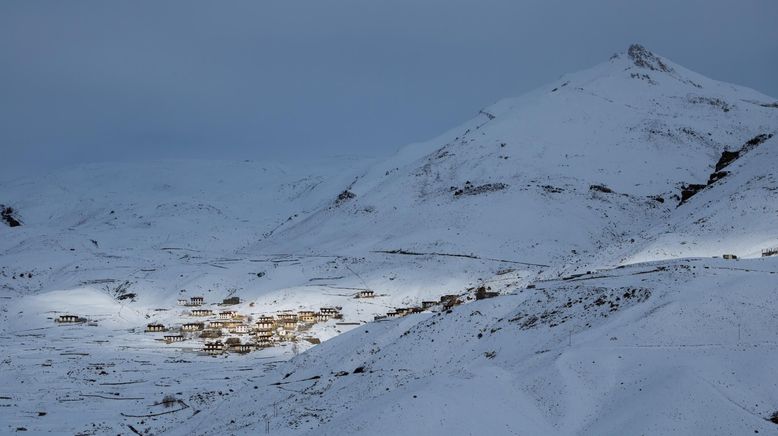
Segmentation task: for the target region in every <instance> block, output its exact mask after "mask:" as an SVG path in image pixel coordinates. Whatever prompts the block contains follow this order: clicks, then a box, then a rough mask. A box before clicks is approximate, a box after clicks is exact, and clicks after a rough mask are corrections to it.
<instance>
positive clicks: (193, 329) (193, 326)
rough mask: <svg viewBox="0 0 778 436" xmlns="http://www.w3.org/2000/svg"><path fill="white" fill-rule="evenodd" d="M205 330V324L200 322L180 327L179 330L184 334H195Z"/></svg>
mask: <svg viewBox="0 0 778 436" xmlns="http://www.w3.org/2000/svg"><path fill="white" fill-rule="evenodd" d="M204 328H205V324H203V323H201V322H188V323H186V324H184V325H182V326H181V330H182V331H185V332H197V331H200V330H202V329H204Z"/></svg>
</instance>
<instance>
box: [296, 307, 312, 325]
mask: <svg viewBox="0 0 778 436" xmlns="http://www.w3.org/2000/svg"><path fill="white" fill-rule="evenodd" d="M297 319H299V320H300V322H305V323H308V324H313V323H315V322H316V312H314V311H312V310H301V311H299V312H297Z"/></svg>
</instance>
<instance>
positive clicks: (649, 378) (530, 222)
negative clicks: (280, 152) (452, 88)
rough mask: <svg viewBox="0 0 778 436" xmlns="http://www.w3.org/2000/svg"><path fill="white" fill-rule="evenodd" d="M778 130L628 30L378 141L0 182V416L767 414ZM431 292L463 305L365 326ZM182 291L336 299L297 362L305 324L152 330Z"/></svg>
mask: <svg viewBox="0 0 778 436" xmlns="http://www.w3.org/2000/svg"><path fill="white" fill-rule="evenodd" d="M776 130H778V104H776V102H775V100H774V99H772V98H770V97H767V96H764V95H761V94H759V93H757V92H755V91H753V90H750V89H746V88H742V87H738V86H734V85H729V84H724V83H721V82H717V81H714V80H711V79H708V78H706V77H704V76H701V75H699V74H697V73H694V72H691V71H689V70H687V69H685V68H683V67H681V66H680V65H677V64H675V63H673V62H671V61H669V60H667V59H664V58H661V57H659V56H657V55H655V54H653V53H651V52H650V51H648V50H647V49H645V48H644V47H642V46H639V45H633V46H631V47H629V49H628V50H627V51H626V52H625V53H620V54H617V55H614V56H613V57H612V58H611V59H610V60H608V61H606V62H604V63H602V64H600V65H597V66H595V67H593V68H591V69H589V70H586V71H582V72H579V73H575V74H570V75H566V76H563V77H562V78H561V79H559V80H558V81H556V82H554V83H551V84H549V85H547V86H544V87H541V88H539V89H537V90H535V91H533V92H531V93H529V94H527V95H524V96H521V97H518V98H513V99H506V100H503V101H500V102H498V103H496V104H495V105H493V106H490V107H488V108H484V109H482V110H481V111H479V112H478V115H477V116H476V117H475V118H474V119H472V120H470V121H468V122H466V123H465V124H464V125H462V126H460V127H457V128H455V129H452V130H451V131H449V132H447V133H445V134H443V135H441V136H440V137H438V138H435V139H432V140H430V141H428V142H425V143H421V144H412V145H409V146H407V147H405V148H403V149H402V150H400V152H398V154H397V155H395V156H393V157H391V158H389V159H386V160H383V161H378V162H365V161H359V160H339V161H331V162H327V163H326V164H322V165H320V166H316V167H295V168H287V167H282V166H271V165H264V164H258V163H252V162H241V163H230V162H198V161H168V162H160V163H145V164H116V165H108V164H101V165H89V166H83V167H79V168H75V169H72V170H68V171H64V172H60V173H57V174H54V175H50V176H47V177H44V178H38V179H32V178H30V179H26V180H18V181H13V182H8V183H4V184H0V203H3V204H6V205H8V206H12V207H13V211H12V213H13V216H14V217H15V218H18V220H19V221H21V223H22V225H21V226H18V227H9V226H5V225H2V224H0V287H2V289H3V293H4V294H3V296H4V297H6V298H3V299H2V300H0V304H2V318H1V319H0V323H2V326H3V329H2V331H3V334H2V336H0V337H2V340H3V345H4V348H5V349H6V350H12V352H11V353H9V354H8V357H7V358H4V360H3V362H2V365H3V369H4V371H3V372H2V375H0V380H2V381H3V384H4V385H5V386H6V387H7V389H9V391H8V394H3V393H2V392H0V397H2V398H3V399H2V400H0V405H3V406H6V407H3V408H0V416H3V420H2V421H4V422H7V423H8V424H6V426H5V427H4V428H3V430H4V431H13V430H14V429H16V428H21V427H23V428H25V429H27V430H31V431H46V430H53V431H56V432H71V433H72V432H81V433H87V434H88V433H91V434H98V433H105V432H113V433H117V432H118V433H126V432H128V431H132V432H135V433H143V434H145V433H148V434H158V433H162V432H171V433H174V434H192V433H194V434H222V433H225V432H227V433H230V434H232V433H254V434H261V433H263V432H266V433H270V434H296V433H310V434H314V433H315V434H336V433H337V434H398V433H411V434H435V433H436V432H441V433H455V434H484V433H487V434H538V433H549V434H576V433H578V434H612V433H617V434H625V433H626V434H646V433H652V434H653V433H682V434H689V433H699V434H712V433H719V434H720V433H725V434H736V433H743V430H745V431H747V432H749V433H752V432H754V431H759V432H768V431H775V424H773V423H771V422H769V421H767V420H766V419H765V418H769V417H770V415H771V414H772V413H773V412H775V411H776V410H778V398H776V397H775V395H774V392H775V386H773V385H772V384H771V383H772V382H769V381H767V380H769V378H770V374H772V372H774V368H773V366H774V365H772V364H770V362H773V361H775V360H776V359H775V357H776V355H775V347H774V345H775V340H774V333H773V332H774V331H775V327H776V326H775V325H774V324H775V321H774V320H775V319H776V318H775V317H776V315H778V309H776V308H774V307H773V306H774V305H772V304H771V298H772V293H774V291H775V289H774V277H775V276H774V274H775V273H777V272H778V257H764V258H761V257H760V256H761V253H762V250H764V249H768V248H773V247H776V246H778V214H777V213H776V212H778V210H777V209H778V201H776V195H778V179H777V178H776V177H777V176H776V170H775V166H776V164H777V163H778V138H776V137H773V136H772V135H773V134H774V133H775V132H776ZM725 253H728V254H729V253H732V254H736V255H738V256H739V257H741V258H747V259H741V260H737V261H735V260H723V259H721V258H720V257H721V256H722V255H723V254H725ZM714 256H718V257H719V258H714ZM479 286H484V287H488V288H489V290H490V291H494V292H497V293H499V294H501V295H500V296H498V297H496V298H489V299H485V300H479V301H471V300H473V299H474V298H473V297H474V290H475V288H477V287H479ZM359 290H371V291H374V292H375V293H376V294H377V297H376V298H371V299H355V298H353V296H354V294H355V293H356V292H358V291H359ZM444 294H455V295H458V296H459V298H460V299H461V300H463V301H465V302H467V304H463V305H460V306H456V307H454V308H451V309H450V310H448V309H446V308H441V306H436V307H435V308H433V309H432V310H429V311H426V312H425V313H421V314H414V315H408V316H404V317H401V318H400V319H388V320H382V321H380V322H370V321H372V319H373V317H374V316H376V315H379V316H380V315H383V314H385V313H386V312H387V311H392V310H393V309H394V308H397V307H401V306H402V307H406V306H415V305H419V304H421V302H422V301H426V300H437V299H438V298H439V297H440V296H442V295H444ZM127 295H132V296H131V297H127V298H120V297H123V296H127ZM195 295H203V296H205V297H206V298H207V299H209V300H210V301H213V302H218V301H221V300H222V299H223V298H225V297H228V296H235V295H239V296H240V297H241V299H242V300H243V302H242V303H241V304H240V305H239V306H237V308H238V309H239V310H240V311H242V312H245V313H247V314H249V315H251V316H259V315H261V314H265V313H273V312H277V311H279V310H287V309H288V310H300V309H305V310H318V308H319V307H322V306H340V307H342V314H343V316H344V319H343V320H342V321H343V322H340V323H338V322H333V321H331V322H327V323H323V324H317V325H316V326H315V327H314V328H313V329H312V334H314V335H316V337H317V338H319V339H322V340H326V341H325V342H324V343H323V344H322V345H320V346H316V347H313V348H310V349H308V350H307V351H306V352H304V353H302V354H300V355H298V356H297V357H294V358H292V359H291V360H288V359H289V358H290V357H291V356H293V355H296V354H298V353H299V352H300V351H303V350H305V349H307V348H309V347H310V346H311V345H310V344H308V343H294V344H292V343H287V344H285V345H283V346H281V347H274V348H271V349H266V350H264V351H261V352H254V353H251V354H248V355H244V356H236V355H229V356H227V357H226V358H219V359H213V358H211V357H205V356H198V355H197V354H195V353H193V350H195V349H197V347H198V346H201V344H200V345H198V344H197V343H194V342H190V341H186V343H184V345H182V346H180V347H170V346H166V345H163V344H158V343H157V342H155V341H154V340H153V339H151V338H149V336H148V335H144V334H143V333H140V332H139V330H140V329H142V327H143V326H144V325H145V323H147V322H161V323H164V324H166V325H171V324H175V323H177V322H181V319H182V313H181V310H180V309H177V308H176V307H175V305H176V300H177V299H180V298H189V297H191V296H195ZM64 312H72V313H79V314H83V315H87V316H89V318H90V319H91V320H93V321H95V322H96V326H94V327H89V326H72V327H55V326H53V325H52V324H53V323H52V321H51V318H52V316H53V315H56V314H58V313H64ZM341 333H343V334H341ZM330 338H331V339H330ZM327 339H329V340H327ZM287 360H288V361H287ZM41 368H43V369H41ZM766 381H767V382H766ZM52 389H53V392H55V395H54V396H47V397H43V395H44V393H47V392H49V391H51V390H52ZM166 395H171V396H174V397H176V402H175V404H174V405H176V407H178V406H182V407H181V408H180V410H179V409H178V408H174V409H173V410H167V408H166V406H168V405H170V404H169V402H167V403H166V402H161V400H162V398H163V397H164V396H166ZM107 398H110V399H111V400H108V399H107ZM114 400H115V401H114ZM179 400H180V401H179ZM106 403H108V404H106ZM183 406H186V407H183ZM38 412H43V413H44V414H43V415H39V414H38V415H37V416H36V413H38ZM163 412H172V413H163ZM85 416H86V417H87V418H86V419H85Z"/></svg>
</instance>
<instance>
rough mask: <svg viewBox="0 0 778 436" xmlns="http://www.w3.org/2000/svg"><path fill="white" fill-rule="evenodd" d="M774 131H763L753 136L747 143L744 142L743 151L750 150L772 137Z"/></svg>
mask: <svg viewBox="0 0 778 436" xmlns="http://www.w3.org/2000/svg"><path fill="white" fill-rule="evenodd" d="M772 137H773V134H772V133H762V134H761V135H756V136H754V137H753V138H751V139H749V140H748V141H746V143H745V144H743V147H742V148H741V149H740V150H741V151H749V150H751V149H753V148H754V147H756V146H757V145H760V144H761V143H763V142H765V141H767V140H768V139H770V138H772Z"/></svg>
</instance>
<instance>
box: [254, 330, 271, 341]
mask: <svg viewBox="0 0 778 436" xmlns="http://www.w3.org/2000/svg"><path fill="white" fill-rule="evenodd" d="M256 336H257V339H267V340H270V338H272V337H273V332H272V331H269V330H260V331H258V332H257V333H256Z"/></svg>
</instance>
